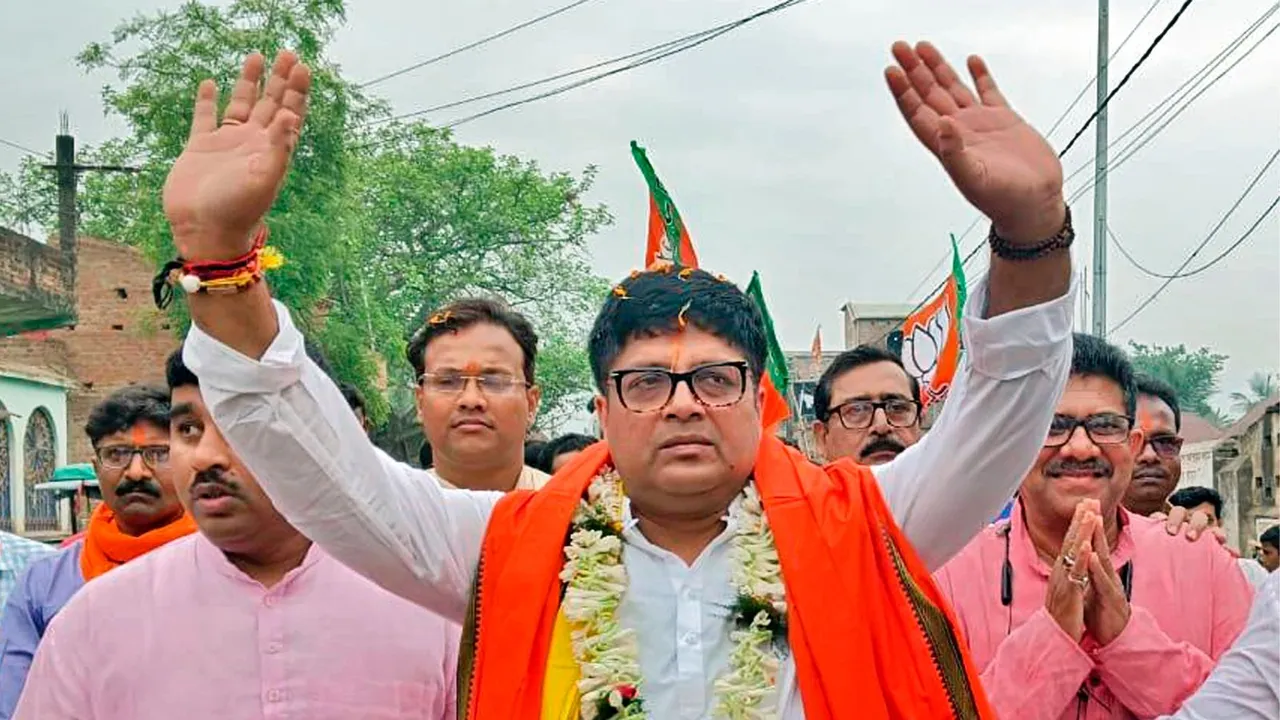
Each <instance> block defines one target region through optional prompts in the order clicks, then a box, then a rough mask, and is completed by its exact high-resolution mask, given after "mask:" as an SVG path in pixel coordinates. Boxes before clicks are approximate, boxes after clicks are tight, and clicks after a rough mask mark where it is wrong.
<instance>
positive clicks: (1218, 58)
mask: <svg viewBox="0 0 1280 720" xmlns="http://www.w3.org/2000/svg"><path fill="white" fill-rule="evenodd" d="M1278 11H1280V2H1277V3H1275V4H1274V5H1272V6H1271V7H1270V8H1269V9H1268V10H1266V11H1265V12H1264V13H1263V14H1262V15H1261V16H1260V17H1259V18H1258V19H1256V20H1254V21H1253V22H1252V23H1250V25H1249V27H1247V28H1246V29H1245V30H1244V31H1243V32H1242V33H1241V34H1240V35H1238V36H1236V38H1235V39H1234V40H1232V41H1231V42H1230V43H1228V44H1227V46H1226V47H1225V48H1223V50H1221V51H1219V52H1218V54H1217V55H1215V56H1214V57H1213V58H1211V59H1210V60H1209V62H1207V63H1206V64H1205V65H1204V66H1202V67H1201V68H1200V69H1199V70H1197V71H1196V72H1195V73H1193V74H1192V76H1191V77H1190V78H1188V79H1187V80H1186V81H1185V82H1183V83H1182V85H1179V86H1178V87H1177V88H1175V89H1174V90H1173V91H1172V92H1171V93H1169V94H1168V95H1166V96H1165V98H1164V99H1163V100H1161V101H1160V102H1158V103H1156V105H1155V106H1154V107H1153V108H1152V109H1151V110H1150V111H1148V112H1147V114H1146V115H1144V116H1143V117H1142V118H1140V119H1139V120H1138V121H1137V122H1135V123H1133V124H1132V125H1131V126H1129V128H1128V129H1127V130H1125V131H1124V132H1123V133H1121V134H1120V136H1119V137H1117V138H1116V139H1115V140H1113V141H1112V142H1111V143H1110V144H1108V146H1107V147H1108V149H1110V148H1112V147H1114V146H1116V145H1118V144H1119V143H1120V141H1121V140H1123V139H1124V138H1126V137H1128V136H1129V135H1130V134H1132V133H1133V131H1134V130H1137V129H1138V128H1139V127H1142V125H1143V123H1145V122H1146V121H1147V120H1148V119H1150V118H1151V116H1153V115H1155V114H1156V113H1157V112H1159V111H1160V109H1161V108H1165V111H1164V112H1163V113H1160V115H1159V117H1157V118H1156V120H1155V121H1154V122H1152V123H1151V125H1149V126H1147V127H1146V128H1145V129H1143V131H1142V132H1140V133H1139V134H1138V136H1137V137H1136V138H1134V139H1133V140H1132V141H1130V142H1129V143H1128V144H1127V145H1125V147H1124V148H1122V149H1121V150H1120V151H1119V154H1120V157H1119V158H1117V159H1116V160H1115V161H1114V162H1112V163H1110V165H1109V166H1108V167H1107V174H1108V175H1110V174H1111V173H1112V172H1114V171H1115V170H1116V169H1117V168H1119V167H1120V166H1121V165H1123V164H1125V162H1127V161H1128V160H1130V159H1132V158H1133V156H1134V155H1135V154H1137V152H1138V151H1139V150H1141V149H1142V148H1143V147H1145V146H1146V145H1147V144H1148V143H1150V142H1151V141H1152V140H1154V139H1155V137H1156V136H1157V135H1159V134H1160V133H1161V132H1163V131H1164V129H1165V128H1167V127H1168V126H1169V124H1170V123H1172V122H1173V121H1174V120H1175V119H1176V118H1177V117H1178V116H1179V115H1181V114H1182V113H1183V112H1184V111H1185V110H1186V109H1187V108H1188V107H1190V106H1191V105H1192V103H1194V102H1195V101H1196V100H1197V99H1199V98H1200V96H1201V95H1203V94H1204V93H1205V92H1206V91H1208V89H1209V88H1211V87H1213V86H1214V85H1216V84H1217V83H1218V82H1219V81H1221V80H1222V79H1223V78H1224V77H1226V76H1227V74H1228V73H1230V72H1231V71H1232V70H1233V69H1235V67H1236V66H1238V65H1239V64H1240V63H1241V62H1242V61H1243V60H1244V59H1245V58H1247V57H1248V56H1249V55H1251V54H1253V52H1254V51H1255V50H1257V49H1258V47H1259V46H1261V45H1262V43H1264V42H1265V41H1266V40H1267V39H1268V38H1269V37H1271V35H1272V34H1274V33H1275V32H1276V30H1278V29H1280V24H1277V25H1275V26H1272V28H1271V29H1270V30H1268V31H1267V32H1266V33H1265V34H1264V35H1263V36H1262V37H1261V38H1259V39H1258V41H1257V42H1256V43H1254V44H1253V45H1252V46H1250V47H1249V49H1247V50H1246V51H1245V52H1244V53H1242V54H1241V55H1240V56H1239V57H1237V58H1236V59H1235V61H1234V62H1232V63H1231V64H1230V65H1229V66H1227V68H1226V69H1224V70H1223V71H1222V72H1221V73H1219V74H1218V75H1217V76H1216V77H1214V78H1213V79H1212V80H1210V81H1209V82H1208V83H1205V84H1204V85H1203V86H1201V87H1200V88H1199V90H1198V91H1196V90H1195V85H1196V84H1197V83H1199V82H1200V81H1201V80H1203V79H1204V78H1205V77H1208V75H1209V74H1210V73H1212V72H1213V70H1214V69H1216V68H1217V67H1218V66H1220V65H1222V63H1223V62H1225V61H1226V59H1227V58H1228V57H1229V56H1230V55H1231V53H1232V52H1234V51H1235V50H1236V49H1237V48H1239V47H1240V46H1241V45H1243V44H1244V43H1245V41H1247V40H1248V39H1249V36H1250V35H1253V34H1254V33H1255V32H1257V30H1258V29H1259V28H1260V27H1261V26H1262V25H1263V23H1265V22H1266V21H1267V19H1268V18H1270V17H1271V16H1272V15H1274V14H1275V13H1276V12H1278ZM1184 91H1185V92H1184ZM1193 91H1194V92H1195V94H1194V95H1191V96H1190V98H1189V99H1186V98H1187V96H1188V95H1189V94H1190V93H1191V92H1193ZM1183 99H1186V102H1184V103H1183V104H1181V105H1178V103H1179V102H1181V101H1182V100H1183ZM1170 101H1172V103H1171V102H1170ZM1166 105H1167V106H1168V107H1167V108H1166V107H1165V106H1166ZM1174 108H1177V109H1176V110H1175V109H1174ZM1170 112H1172V115H1170V114H1169V113H1170ZM1161 120H1163V122H1161ZM1156 123H1160V124H1159V125H1158V126H1157V125H1156ZM1092 164H1093V160H1092V159H1090V160H1089V161H1088V162H1086V163H1084V164H1082V165H1081V166H1080V167H1078V168H1076V169H1075V170H1074V171H1073V172H1072V173H1071V174H1070V175H1068V176H1067V177H1066V178H1065V179H1064V182H1068V181H1070V180H1071V179H1072V178H1074V177H1076V176H1077V175H1079V174H1080V173H1081V172H1083V171H1084V170H1086V169H1087V168H1089V167H1090V166H1091V165H1092ZM1092 189H1093V180H1092V178H1091V179H1090V180H1089V181H1088V182H1087V183H1085V184H1084V185H1082V186H1080V188H1078V189H1077V190H1076V191H1074V192H1073V193H1071V195H1070V196H1069V197H1068V198H1067V202H1068V204H1070V203H1074V202H1075V201H1076V200H1079V199H1080V198H1081V197H1083V196H1084V195H1085V193H1087V192H1088V191H1089V190H1092ZM981 220H982V216H981V215H978V216H977V217H976V218H974V221H973V222H972V223H970V225H969V228H968V229H967V230H966V231H965V233H964V234H963V235H961V236H960V238H959V240H961V241H962V240H963V239H964V236H965V235H968V234H969V232H970V231H972V229H973V228H974V227H976V225H977V223H978V222H979V221H981ZM982 245H983V242H979V243H978V244H977V246H975V247H974V249H973V250H971V251H970V252H969V253H968V254H967V255H966V256H965V264H966V265H968V261H969V259H970V258H972V257H974V256H975V255H977V252H978V250H979V249H980V248H981V247H982ZM950 257H951V255H950V253H948V254H946V255H944V256H943V258H942V259H941V260H940V261H939V262H938V263H937V264H936V265H934V268H933V270H930V271H929V274H928V275H926V276H925V277H926V279H927V278H928V277H931V276H932V275H933V273H934V272H937V269H938V268H939V267H941V266H942V264H943V263H944V262H946V261H947V259H948V258H950ZM923 284H924V283H920V284H919V285H923ZM945 284H946V278H943V279H942V281H941V282H939V283H938V285H937V286H935V287H934V289H933V290H932V291H930V292H929V294H928V295H926V296H925V299H924V300H923V301H921V302H920V303H919V304H918V305H917V306H916V309H919V308H920V307H922V306H923V305H924V303H925V302H928V300H929V298H931V297H933V296H934V295H935V294H936V293H937V292H938V291H939V290H941V289H942V287H943V286H944V285H945ZM919 285H917V287H919ZM911 296H914V292H913V293H912V295H911ZM913 312H914V311H913Z"/></svg>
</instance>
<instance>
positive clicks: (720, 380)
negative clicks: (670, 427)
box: [609, 360, 748, 412]
mask: <svg viewBox="0 0 1280 720" xmlns="http://www.w3.org/2000/svg"><path fill="white" fill-rule="evenodd" d="M747 368H748V365H747V363H746V362H745V361H742V360H731V361H728V362H719V363H709V364H707V365H700V366H698V367H696V368H693V369H692V370H689V371H687V372H672V371H670V370H664V369H662V368H631V369H627V370H615V371H613V372H611V373H609V377H610V378H611V379H612V380H613V387H614V391H615V392H616V393H617V395H618V400H619V401H620V402H621V403H622V406H623V407H624V408H626V409H628V410H630V411H632V412H655V411H658V410H661V409H663V408H665V407H666V406H667V405H668V404H670V403H671V398H673V397H675V396H676V388H677V387H679V386H680V383H684V384H685V385H688V386H689V391H690V392H691V393H692V394H693V398H694V399H695V400H697V401H698V402H699V403H701V404H702V405H704V406H706V407H728V406H729V405H734V404H736V403H737V402H738V401H739V400H741V399H742V397H743V395H745V394H746V392H747Z"/></svg>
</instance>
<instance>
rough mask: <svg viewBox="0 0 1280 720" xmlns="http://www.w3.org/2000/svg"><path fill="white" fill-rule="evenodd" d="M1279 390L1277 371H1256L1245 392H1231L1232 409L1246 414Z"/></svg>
mask: <svg viewBox="0 0 1280 720" xmlns="http://www.w3.org/2000/svg"><path fill="white" fill-rule="evenodd" d="M1277 392H1280V378H1277V376H1276V373H1268V372H1255V373H1254V374H1252V375H1250V376H1249V381H1248V383H1247V385H1246V388H1245V391H1244V392H1233V393H1231V410H1232V411H1233V412H1236V413H1238V414H1240V415H1244V414H1245V413H1247V412H1249V411H1250V410H1252V409H1253V408H1254V406H1255V405H1257V404H1258V403H1261V402H1263V401H1264V400H1266V399H1267V398H1269V397H1271V396H1272V395H1275V394H1276V393H1277Z"/></svg>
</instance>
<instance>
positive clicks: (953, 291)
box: [902, 235, 965, 407]
mask: <svg viewBox="0 0 1280 720" xmlns="http://www.w3.org/2000/svg"><path fill="white" fill-rule="evenodd" d="M964 301H965V284H964V263H963V262H961V260H960V250H959V248H958V247H956V238H955V236H954V235H952V236H951V276H950V277H948V278H947V281H946V282H945V283H943V285H942V291H941V292H939V293H938V295H937V296H936V297H934V298H933V299H932V300H930V301H929V302H927V303H925V304H924V305H923V306H922V307H920V308H919V309H918V310H916V311H915V312H913V313H911V315H909V316H908V317H907V319H906V320H904V321H903V323H902V363H903V365H905V366H906V368H907V372H908V373H909V374H910V375H911V376H912V377H914V378H915V379H916V380H917V381H918V382H919V383H920V401H921V403H922V404H923V405H924V406H925V407H928V406H929V405H930V403H934V402H939V401H942V400H945V399H946V397H947V393H948V392H949V391H950V390H951V381H952V380H954V379H955V376H956V368H958V367H959V366H960V354H961V352H962V351H963V345H962V342H961V337H960V317H961V313H962V312H963V311H964Z"/></svg>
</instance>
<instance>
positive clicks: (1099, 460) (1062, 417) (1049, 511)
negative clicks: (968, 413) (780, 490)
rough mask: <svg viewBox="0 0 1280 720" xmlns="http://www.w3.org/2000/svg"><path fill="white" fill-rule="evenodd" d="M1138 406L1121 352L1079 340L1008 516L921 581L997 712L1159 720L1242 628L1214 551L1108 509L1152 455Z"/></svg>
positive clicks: (1229, 574)
mask: <svg viewBox="0 0 1280 720" xmlns="http://www.w3.org/2000/svg"><path fill="white" fill-rule="evenodd" d="M1139 407H1140V406H1139V390H1138V386H1137V384H1136V382H1135V379H1134V372H1133V367H1132V365H1131V364H1130V362H1129V359H1128V358H1127V357H1126V356H1125V354H1124V352H1123V351H1122V350H1120V349H1119V348H1117V347H1115V346H1114V345H1111V344H1109V343H1107V342H1106V341H1104V340H1102V339H1100V338H1097V337H1094V336H1092V335H1081V334H1077V335H1076V336H1075V338H1074V342H1073V352H1072V359H1071V375H1070V377H1069V379H1068V380H1067V387H1066V391H1065V392H1064V394H1063V396H1062V398H1061V400H1060V401H1059V402H1058V405H1057V408H1056V412H1055V414H1054V417H1053V420H1052V422H1051V424H1050V426H1049V431H1048V433H1047V434H1046V437H1045V439H1044V445H1043V448H1042V449H1041V451H1040V453H1039V456H1038V457H1037V458H1036V460H1035V463H1034V465H1033V466H1032V467H1031V468H1030V469H1029V471H1028V472H1027V474H1026V477H1025V478H1024V479H1023V483H1022V487H1021V489H1020V490H1019V492H1018V500H1017V503H1016V504H1015V506H1014V509H1013V512H1012V513H1011V515H1010V518H1009V519H1008V520H1007V521H1003V522H1000V523H997V524H995V525H993V526H991V527H988V528H986V529H985V530H983V531H982V532H981V533H979V534H978V536H977V537H976V538H974V539H973V540H972V541H971V542H970V543H969V545H968V546H966V547H965V548H964V549H963V550H962V551H960V554H958V555H956V556H955V557H954V558H953V559H951V560H950V561H949V562H948V563H947V564H946V565H945V566H943V567H942V569H941V570H939V571H937V572H936V573H935V574H934V579H935V581H936V582H937V584H938V588H939V589H940V590H941V591H942V593H943V595H944V596H945V597H946V598H947V599H948V600H949V601H950V603H951V606H952V607H953V608H954V609H955V612H956V616H957V621H958V623H959V625H960V626H961V628H962V629H963V631H964V638H965V640H966V641H967V643H968V645H969V650H970V652H971V653H972V655H971V656H972V658H973V660H974V662H975V663H976V664H977V665H978V667H979V668H981V671H982V685H983V688H984V689H985V690H986V692H987V697H988V699H989V700H990V701H991V705H992V709H993V710H995V712H996V714H997V715H998V716H999V717H1002V718H1018V719H1019V720H1132V719H1133V718H1150V717H1156V716H1159V715H1166V714H1170V713H1173V712H1174V711H1176V710H1177V709H1178V707H1179V706H1180V705H1181V704H1182V703H1183V702H1184V701H1185V700H1186V699H1187V698H1188V697H1189V696H1190V695H1191V694H1192V693H1194V692H1195V691H1196V689H1197V688H1199V687H1200V685H1201V683H1203V682H1204V680H1205V678H1206V677H1208V675H1209V671H1210V670H1212V669H1213V666H1214V664H1215V663H1216V662H1217V660H1218V658H1219V657H1221V656H1222V654H1223V653H1225V652H1226V650H1227V648H1228V647H1230V646H1231V643H1232V641H1234V640H1235V638H1236V635H1238V634H1239V633H1240V631H1241V629H1242V628H1243V627H1244V623H1245V619H1246V617H1247V615H1248V612H1249V605H1250V603H1251V601H1252V596H1253V593H1252V590H1251V589H1250V587H1249V585H1248V583H1247V582H1246V581H1245V578H1244V576H1243V575H1242V574H1241V573H1240V571H1239V570H1238V569H1237V567H1236V564H1235V560H1234V559H1233V558H1232V557H1231V556H1230V555H1229V554H1228V553H1227V551H1226V550H1224V549H1223V548H1222V547H1221V546H1220V545H1219V544H1218V543H1217V542H1214V541H1212V540H1206V539H1201V540H1199V541H1197V542H1187V541H1186V540H1185V539H1183V538H1180V537H1175V536H1174V535H1171V534H1170V533H1169V532H1167V531H1166V529H1165V522H1164V521H1163V520H1159V519H1154V518H1147V517H1143V516H1141V515H1137V514H1134V513H1131V512H1129V511H1128V510H1126V509H1125V507H1124V506H1123V505H1122V504H1121V500H1122V499H1123V498H1124V497H1125V492H1126V490H1128V489H1129V488H1130V486H1131V484H1132V482H1133V478H1134V477H1135V474H1136V473H1135V468H1136V467H1137V463H1138V462H1139V458H1141V457H1143V456H1144V455H1145V454H1146V453H1149V452H1150V449H1149V448H1150V444H1151V443H1149V442H1147V440H1148V438H1147V436H1146V435H1145V434H1144V429H1143V428H1144V426H1143V425H1142V424H1139V423H1138V422H1136V421H1135V416H1136V415H1138V414H1139ZM1154 437H1156V438H1158V437H1160V436H1159V435H1155V436H1154ZM1157 444H1159V443H1157ZM939 480H940V481H945V478H939Z"/></svg>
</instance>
